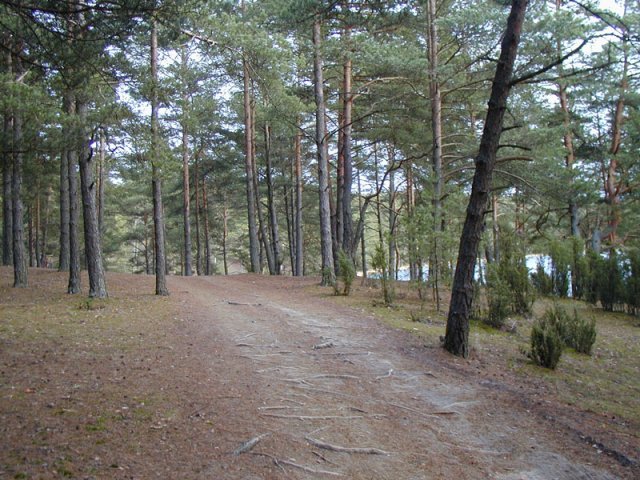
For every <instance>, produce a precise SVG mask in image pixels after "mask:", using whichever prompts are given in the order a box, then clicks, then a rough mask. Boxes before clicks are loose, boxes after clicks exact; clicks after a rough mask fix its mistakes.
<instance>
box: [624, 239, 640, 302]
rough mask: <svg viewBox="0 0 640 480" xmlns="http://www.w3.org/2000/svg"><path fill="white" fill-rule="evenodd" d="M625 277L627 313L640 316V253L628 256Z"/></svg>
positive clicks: (634, 252)
mask: <svg viewBox="0 0 640 480" xmlns="http://www.w3.org/2000/svg"><path fill="white" fill-rule="evenodd" d="M627 258H628V262H627V266H626V270H627V271H626V275H625V302H626V304H627V312H628V313H629V314H631V315H640V251H637V250H636V251H632V252H630V253H629V255H628V257H627Z"/></svg>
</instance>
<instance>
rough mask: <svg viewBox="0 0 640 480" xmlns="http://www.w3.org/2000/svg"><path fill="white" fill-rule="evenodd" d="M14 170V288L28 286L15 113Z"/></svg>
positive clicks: (19, 134)
mask: <svg viewBox="0 0 640 480" xmlns="http://www.w3.org/2000/svg"><path fill="white" fill-rule="evenodd" d="M15 66H16V68H15V71H16V74H18V75H20V74H21V68H20V62H19V61H18V60H15ZM12 138H13V145H12V149H11V151H12V152H13V170H12V178H11V195H12V198H11V200H12V204H13V211H12V213H13V219H12V223H13V286H14V287H17V288H24V287H27V286H28V283H29V282H28V273H27V256H26V252H25V245H24V240H25V239H24V218H23V207H22V196H21V194H22V162H23V154H22V150H23V145H22V141H23V138H22V113H21V112H19V111H17V110H14V112H13V137H12Z"/></svg>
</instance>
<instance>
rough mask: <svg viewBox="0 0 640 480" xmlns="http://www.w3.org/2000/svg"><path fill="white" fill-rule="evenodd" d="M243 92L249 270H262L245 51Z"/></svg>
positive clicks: (248, 80)
mask: <svg viewBox="0 0 640 480" xmlns="http://www.w3.org/2000/svg"><path fill="white" fill-rule="evenodd" d="M242 71H243V94H244V142H245V175H246V178H245V181H246V190H247V225H248V229H249V271H250V272H252V273H259V272H260V244H259V239H258V224H257V222H256V198H257V196H256V192H255V179H254V168H253V158H254V155H253V120H252V116H253V115H252V113H251V110H252V108H251V76H250V73H249V62H248V60H247V59H246V54H244V52H243V58H242Z"/></svg>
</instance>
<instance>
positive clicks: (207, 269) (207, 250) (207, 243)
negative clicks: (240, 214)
mask: <svg viewBox="0 0 640 480" xmlns="http://www.w3.org/2000/svg"><path fill="white" fill-rule="evenodd" d="M202 215H203V217H204V255H205V259H204V274H205V275H213V269H212V268H211V240H210V239H209V197H208V196H207V177H206V176H203V177H202Z"/></svg>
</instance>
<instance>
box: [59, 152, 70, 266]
mask: <svg viewBox="0 0 640 480" xmlns="http://www.w3.org/2000/svg"><path fill="white" fill-rule="evenodd" d="M59 189H60V238H59V243H60V250H59V252H58V271H60V272H66V271H68V270H69V223H70V222H69V166H68V158H67V151H66V150H64V151H63V152H62V154H61V155H60V187H59Z"/></svg>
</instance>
